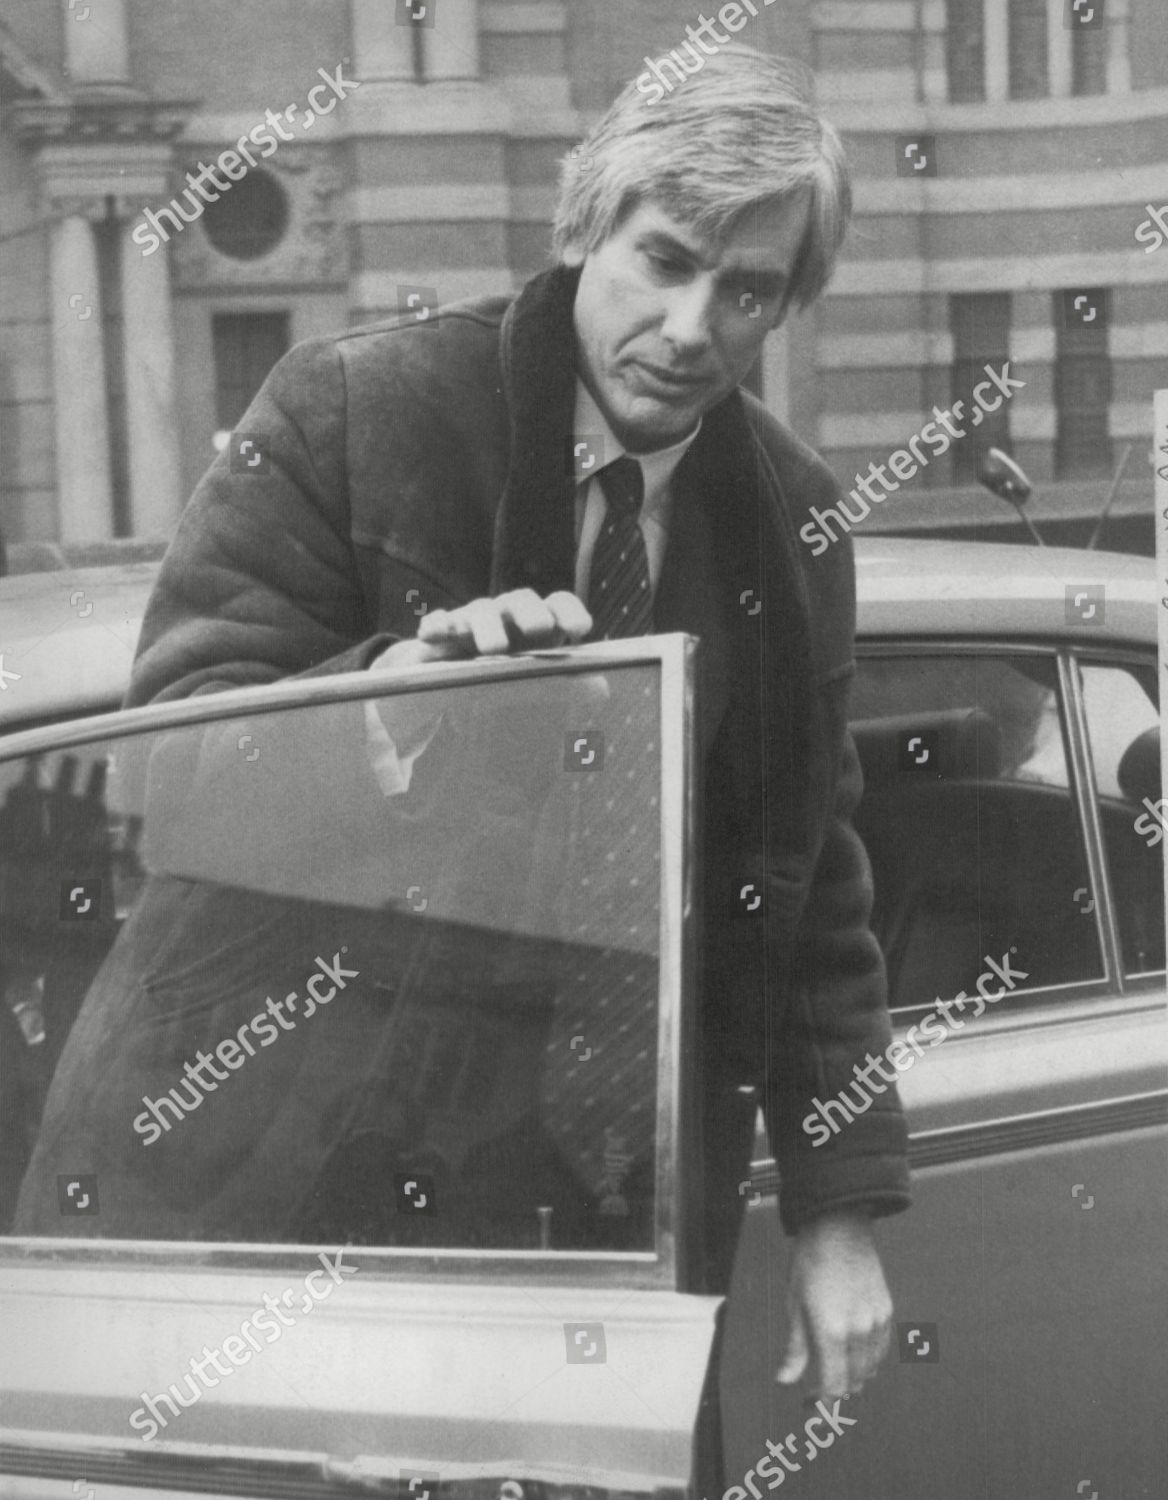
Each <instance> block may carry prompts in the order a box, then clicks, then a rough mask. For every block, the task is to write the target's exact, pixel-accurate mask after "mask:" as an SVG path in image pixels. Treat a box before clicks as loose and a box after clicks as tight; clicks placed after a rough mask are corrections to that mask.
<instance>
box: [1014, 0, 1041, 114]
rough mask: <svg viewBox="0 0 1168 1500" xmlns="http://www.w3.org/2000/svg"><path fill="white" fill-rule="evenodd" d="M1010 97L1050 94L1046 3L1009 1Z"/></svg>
mask: <svg viewBox="0 0 1168 1500" xmlns="http://www.w3.org/2000/svg"><path fill="white" fill-rule="evenodd" d="M1008 15H1009V28H1010V29H1009V38H1010V41H1009V46H1010V98H1011V99H1044V98H1045V97H1046V96H1047V95H1048V94H1049V93H1050V77H1049V73H1048V70H1047V57H1046V0H1010V5H1009V10H1008Z"/></svg>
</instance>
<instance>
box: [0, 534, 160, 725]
mask: <svg viewBox="0 0 1168 1500" xmlns="http://www.w3.org/2000/svg"><path fill="white" fill-rule="evenodd" d="M157 574H158V564H157V562H138V563H121V564H118V565H117V566H114V567H109V566H105V567H97V568H68V569H61V570H55V571H50V572H43V573H16V574H12V575H10V576H9V577H7V578H0V666H2V667H3V672H4V675H3V676H0V684H2V685H3V690H2V691H0V729H2V730H4V731H5V732H7V731H10V730H13V729H16V728H19V727H20V726H21V725H23V724H26V723H28V722H29V721H30V720H38V721H39V720H44V719H49V718H53V717H55V716H57V715H67V716H69V717H73V716H75V715H80V714H85V713H96V712H99V711H101V710H103V709H107V708H110V707H112V706H114V705H115V704H117V703H119V702H120V701H121V698H122V695H123V694H124V693H125V691H126V687H127V685H128V683H129V680H130V666H131V663H132V662H133V659H134V648H135V646H136V644H137V641H138V632H139V630H140V629H141V625H142V615H143V612H144V610H145V608H146V601H147V599H148V598H149V597H150V590H151V589H152V588H153V586H154V580H155V578H156V577H157ZM12 674H15V677H14V676H13V675H12Z"/></svg>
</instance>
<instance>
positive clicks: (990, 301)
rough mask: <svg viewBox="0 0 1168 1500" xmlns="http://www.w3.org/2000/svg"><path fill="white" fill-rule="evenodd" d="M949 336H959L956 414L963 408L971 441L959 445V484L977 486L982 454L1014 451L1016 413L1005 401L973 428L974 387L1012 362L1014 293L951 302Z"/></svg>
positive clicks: (953, 379)
mask: <svg viewBox="0 0 1168 1500" xmlns="http://www.w3.org/2000/svg"><path fill="white" fill-rule="evenodd" d="M949 331H950V333H951V334H952V335H953V367H952V370H951V371H950V383H949V394H950V409H951V410H952V409H953V402H954V401H961V402H962V403H963V405H962V408H961V412H962V414H961V416H960V417H958V418H957V425H958V426H959V427H963V428H964V430H965V437H964V438H962V439H961V440H960V441H959V442H957V443H954V445H953V447H952V449H951V450H950V451H951V452H952V454H953V482H954V483H955V484H967V483H971V482H972V481H973V480H975V479H976V478H977V470H978V463H979V460H980V458H981V455H982V454H984V453H985V452H986V450H987V449H989V448H1002V449H1004V450H1005V451H1006V452H1007V453H1009V452H1010V408H1009V405H1008V403H1007V402H1005V401H1003V402H1002V403H1001V405H1000V406H999V407H998V409H997V411H987V412H986V413H985V414H984V416H983V417H982V420H981V422H980V423H979V424H978V426H977V427H976V428H975V427H972V426H970V413H971V412H972V411H973V410H974V406H975V403H974V400H973V388H974V386H975V385H978V384H979V383H980V382H982V381H984V380H985V379H986V372H985V367H986V365H990V366H991V367H992V368H993V369H995V370H1000V369H1001V367H1002V366H1003V365H1004V364H1005V363H1006V361H1007V360H1008V359H1009V357H1010V294H1009V292H972V293H962V294H961V295H959V296H952V297H950V298H949Z"/></svg>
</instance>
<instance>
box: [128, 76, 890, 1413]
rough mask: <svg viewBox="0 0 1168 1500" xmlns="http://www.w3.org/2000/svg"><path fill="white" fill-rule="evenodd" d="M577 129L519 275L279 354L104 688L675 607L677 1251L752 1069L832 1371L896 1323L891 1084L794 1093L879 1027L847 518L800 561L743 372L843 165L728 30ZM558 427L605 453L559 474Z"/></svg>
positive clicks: (733, 1170) (715, 1243)
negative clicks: (670, 75) (698, 875)
mask: <svg viewBox="0 0 1168 1500" xmlns="http://www.w3.org/2000/svg"><path fill="white" fill-rule="evenodd" d="M573 156H574V160H573V162H572V163H570V164H568V165H567V166H566V170H565V176H564V180H563V184H562V190H561V195H560V203H559V208H558V212H557V218H556V226H555V248H556V258H557V263H556V265H555V267H554V268H553V269H552V270H551V271H549V272H547V273H545V274H543V275H540V276H537V277H535V278H534V279H533V280H532V281H531V282H529V283H528V285H527V286H526V287H525V288H524V289H523V291H522V292H521V293H520V295H519V296H518V297H517V298H515V299H514V300H510V299H505V298H489V299H484V300H480V301H476V302H473V303H468V304H463V305H460V306H456V307H451V308H443V309H441V311H440V313H439V315H438V317H437V318H436V319H426V320H420V319H418V318H416V317H415V316H413V315H412V314H407V315H405V316H403V317H402V318H399V319H394V320H391V321H389V322H387V323H383V324H380V325H377V326H375V327H372V328H365V329H357V330H354V331H352V332H350V333H347V334H345V335H342V336H341V337H339V338H337V339H332V340H320V341H315V342H313V343H310V344H306V345H302V346H300V347H298V348H296V349H294V350H293V351H292V352H291V353H290V354H289V355H288V356H287V357H286V358H285V359H284V360H282V361H281V363H280V364H279V365H278V366H277V368H276V369H275V370H274V371H273V373H272V374H271V376H270V377H269V379H268V381H267V382H266V384H265V386H264V388H263V389H262V390H261V392H260V393H259V395H258V396H257V397H256V400H255V402H254V403H253V405H252V407H251V408H250V410H249V412H248V413H247V415H246V417H245V418H244V419H243V422H242V424H241V430H244V431H247V432H249V433H253V434H257V435H261V436H262V443H263V446H264V450H265V451H264V459H265V464H264V465H263V469H264V472H263V473H251V474H247V473H233V472H232V470H231V465H230V462H229V459H228V456H227V455H224V456H222V457H221V458H220V459H218V460H217V461H216V463H215V464H214V465H213V466H212V468H211V470H210V472H209V473H208V475H207V476H206V477H205V478H204V480H203V481H202V483H201V484H200V486H199V488H198V490H197V491H196V493H195V495H194V497H193V499H192V501H191V503H190V505H189V507H188V508H187V511H186V512H185V514H184V516H183V519H182V522H181V524H180V526H179V529H178V533H177V535H176V537H175V540H174V542H173V544H172V546H171V548H170V551H169V553H168V555H167V558H166V560H165V562H164V564H163V567H162V572H161V575H160V578H159V582H158V585H157V589H156V591H155V594H154V597H153V599H152V601H151V604H150V607H149V610H148V612H147V617H146V621H145V625H144V628H143V632H142V639H141V644H140V647H139V655H138V659H137V663H136V666H135V670H134V676H133V683H132V687H131V691H130V700H129V701H130V702H131V703H134V704H138V703H146V702H149V701H159V700H163V699H173V698H182V697H188V696H191V695H193V694H196V693H202V692H207V691H214V690H217V689H221V688H224V687H229V686H235V685H242V684H249V683H257V682H267V681H273V680H275V679H278V678H281V677H287V676H290V675H294V674H320V673H331V672H337V671H342V670H348V669H353V668H365V667H367V668H370V669H372V670H377V671H390V670H394V669H396V668H398V667H400V666H403V665H409V664H414V663H419V662H428V661H436V660H440V659H443V658H449V657H456V656H466V655H475V654H485V653H493V652H509V651H519V650H525V649H531V648H536V647H546V646H555V645H562V644H565V643H572V642H577V641H582V640H584V639H585V638H587V637H588V636H589V635H590V633H595V634H603V635H613V636H615V635H622V634H639V633H647V632H649V631H657V632H662V631H673V630H685V631H689V632H691V633H692V634H694V635H696V636H698V637H700V639H701V641H702V659H701V673H702V694H701V702H702V719H701V724H700V738H701V747H702V753H703V757H704V760H703V766H702V771H701V775H702V778H703V782H702V784H703V786H704V793H705V797H704V809H703V811H704V820H705V826H706V830H707V832H706V853H705V864H704V892H703V895H704V923H705V926H704V945H703V947H704V951H703V958H704V967H705V980H704V987H703V994H702V1002H701V1018H700V1028H701V1040H702V1046H703V1084H702V1090H703V1098H702V1103H701V1108H702V1136H703V1141H704V1152H705V1168H706V1208H705V1219H706V1229H707V1275H706V1286H707V1288H708V1289H709V1290H711V1291H713V1290H724V1289H725V1284H726V1282H727V1280H728V1277H729V1268H730V1262H731V1258H732V1254H733V1245H734V1238H735V1235H736V1231H737V1226H738V1222H739V1217H740V1213H741V1207H742V1201H743V1200H742V1197H741V1195H740V1194H739V1193H738V1190H737V1184H738V1183H739V1181H740V1180H741V1179H742V1177H743V1176H744V1175H745V1170H744V1169H745V1166H746V1163H747V1161H748V1158H749V1149H750V1144H751V1139H752V1127H753V1119H754V1105H753V1103H752V1101H751V1099H750V1097H749V1096H748V1095H745V1094H744V1093H743V1088H742V1086H743V1085H745V1084H756V1085H757V1086H758V1087H759V1088H760V1089H761V1092H762V1098H763V1102H764V1107H765V1112H766V1117H767V1124H768V1129H769V1131H770V1135H771V1139H772V1143H773V1147H774V1149H775V1151H776V1154H777V1156H778V1159H779V1163H780V1168H781V1171H782V1176H783V1195H782V1213H783V1219H784V1223H785V1226H786V1228H787V1230H788V1231H789V1232H790V1233H791V1234H792V1235H793V1236H794V1254H793V1259H792V1272H791V1284H790V1294H789V1304H788V1311H789V1333H788V1341H787V1346H786V1350H785V1354H784V1358H783V1361H782V1365H781V1368H780V1370H779V1372H778V1378H779V1379H780V1380H782V1381H785V1382H795V1381H798V1380H799V1379H800V1378H802V1377H803V1376H804V1375H806V1376H807V1379H808V1382H809V1384H810V1386H811V1389H812V1390H813V1391H814V1392H815V1393H816V1394H819V1395H822V1396H825V1397H828V1398H831V1397H836V1396H842V1395H844V1394H845V1393H852V1392H857V1391H859V1390H860V1389H861V1387H862V1386H863V1384H864V1382H865V1381H866V1380H868V1379H870V1378H871V1376H872V1375H873V1373H874V1371H875V1369H876V1367H877V1365H878V1364H879V1362H880V1360H881V1359H882V1358H883V1356H884V1354H885V1352H886V1350H887V1346H888V1341H889V1327H890V1317H891V1305H890V1300H889V1296H888V1291H887V1287H886V1285H885V1282H884V1278H883V1274H882V1272H881V1269H880V1264H879V1260H878V1258H877V1254H876V1251H875V1248H874V1244H873V1238H872V1230H871V1222H870V1221H871V1219H872V1217H873V1216H875V1215H878V1214H883V1213H888V1212H892V1211H895V1210H898V1209H900V1208H903V1207H904V1206H906V1204H907V1197H908V1193H907V1173H906V1168H905V1164H904V1126H903V1121H902V1119H901V1116H900V1114H899V1108H898V1105H897V1102H896V1097H895V1090H894V1088H889V1089H888V1090H887V1091H886V1092H885V1093H883V1094H882V1095H881V1096H880V1098H878V1099H876V1100H875V1101H874V1103H873V1105H872V1107H871V1108H870V1109H869V1110H868V1112H867V1113H865V1114H864V1115H863V1116H861V1117H859V1118H857V1119H856V1120H855V1121H854V1123H853V1124H851V1125H850V1126H849V1127H848V1129H847V1130H846V1131H843V1132H841V1134H840V1135H839V1136H838V1137H837V1138H836V1139H835V1140H833V1141H832V1142H831V1143H829V1144H828V1145H826V1146H825V1147H824V1148H823V1149H822V1150H813V1149H812V1146H811V1142H810V1140H809V1138H808V1136H807V1135H806V1133H805V1132H804V1131H803V1130H802V1129H801V1126H800V1121H801V1120H802V1118H803V1116H804V1115H805V1114H806V1113H807V1111H808V1109H809V1107H810V1101H811V1099H812V1098H813V1097H814V1096H816V1095H818V1096H819V1097H821V1098H830V1097H831V1095H832V1094H833V1093H835V1092H837V1091H838V1090H839V1089H840V1088H841V1087H843V1086H845V1085H846V1084H847V1083H848V1082H849V1081H851V1078H852V1072H851V1068H852V1064H853V1063H854V1062H857V1061H859V1060H861V1059H863V1057H864V1054H865V1052H867V1051H869V1050H873V1051H877V1052H878V1051H880V1050H882V1048H883V1047H884V1046H885V1045H886V1044H887V1042H888V1039H889V1026H888V1019H887V1012H886V1004H885V992H884V977H883V968H882V960H881V956H880V953H879V950H878V948H877V945H876V943H875V940H874V938H873V937H872V934H871V932H870V930H869V927H868V917H869V912H870V906H871V881H870V874H869V868H868V864H867V860H866V857H865V855H864V852H863V850H862V848H861V846H860V844H859V841H858V839H857V837H856V835H855V833H854V831H853V829H852V827H851V824H850V816H851V813H852V810H853V808H854V806H855V803H856V801H857V798H858V795H859V788H860V776H859V769H858V763H857V760H856V756H855V751H854V748H853V746H852V744H851V741H850V739H849V737H848V735H847V731H846V697H847V690H848V683H849V680H850V676H851V673H852V671H853V662H852V649H853V647H852V633H853V614H854V582H853V573H852V563H851V556H850V552H849V548H848V543H847V540H846V539H844V540H843V541H841V542H840V543H839V545H837V546H836V547H834V548H832V549H830V550H829V551H828V552H827V553H826V554H825V555H823V556H822V557H820V558H818V559H816V560H812V559H811V558H810V556H809V554H808V553H807V550H806V548H800V547H799V546H798V543H797V541H796V536H797V532H798V527H799V525H800V523H801V522H802V520H803V519H804V516H805V513H806V512H807V511H808V509H809V508H810V507H811V506H812V505H813V504H816V503H818V504H819V505H820V506H823V505H827V504H831V503H832V502H833V501H834V500H835V499H836V486H835V483H834V481H833V480H832V478H831V476H830V474H829V473H828V471H827V470H826V468H825V466H824V465H823V464H822V463H821V461H820V460H819V459H818V458H817V457H816V456H815V455H814V454H813V453H812V452H811V451H810V450H809V449H807V448H806V447H805V446H804V445H802V444H801V443H800V442H798V440H796V439H795V438H794V437H793V436H792V435H791V434H790V433H789V432H788V431H787V430H786V429H785V428H783V427H782V426H781V425H780V424H779V423H778V422H776V421H775V420H774V419H773V418H771V417H770V416H768V415H767V414H766V413H765V412H764V411H763V409H762V408H761V407H760V406H759V404H758V403H757V402H755V401H754V400H753V399H752V398H750V397H748V396H747V395H745V394H744V393H743V392H742V391H741V390H740V389H739V386H740V382H741V381H742V380H743V379H744V377H745V376H746V374H747V373H748V371H749V370H750V368H751V366H752V365H753V364H754V362H755V359H756V357H757V355H758V354H759V351H760V349H761V347H762V344H763V340H764V338H765V336H766V334H767V333H768V332H769V331H770V330H771V329H772V328H775V327H777V326H778V325H779V323H780V322H781V321H782V319H783V317H784V316H785V314H786V312H787V311H788V309H789V307H790V306H791V304H792V303H794V304H796V305H799V306H802V307H805V306H808V305H809V304H810V303H812V302H813V301H814V299H815V298H816V297H817V296H818V294H819V292H820V291H821V290H822V288H823V286H824V284H825V282H826V280H827V278H828V276H829V275H830V272H831V269H832V266H833V263H834V260H835V256H836V254H837V252H838V249H839V245H840V242H841V240H842V237H843V233H844V228H845V225H846V219H847V214H848V209H849V201H850V200H849V189H848V183H847V175H846V168H845V165H844V162H843V157H842V150H841V147H840V144H839V141H838V138H837V137H836V135H835V133H834V131H832V129H831V128H830V127H829V126H827V125H825V124H824V123H823V122H821V121H820V120H819V119H818V118H817V117H816V116H815V114H814V113H813V112H812V111H811V109H810V108H809V106H808V105H807V103H806V102H805V101H804V99H803V98H802V96H801V95H800V93H799V92H798V90H797V88H796V87H795V86H794V84H793V83H792V81H791V75H790V73H789V72H788V70H787V68H786V67H785V66H783V65H782V64H780V63H779V62H777V61H776V60H774V59H770V58H766V57H763V56H762V55H760V54H758V53H755V52H753V51H751V50H749V49H746V48H728V49H726V50H725V51H723V52H722V53H721V54H719V55H718V56H716V57H712V58H710V59H708V60H707V62H706V65H705V67H704V68H703V69H702V71H701V73H700V74H698V75H696V76H695V77H693V78H691V79H689V80H687V82H686V83H685V85H684V86H683V87H679V88H678V89H677V90H676V91H674V92H673V93H672V94H671V95H670V96H669V97H668V99H665V100H662V101H660V102H658V103H653V104H647V103H646V101H645V99H644V97H643V95H642V94H641V93H639V92H638V91H637V90H636V88H635V87H633V86H630V87H629V88H628V89H626V90H625V92H624V93H623V94H622V96H621V97H620V98H619V99H618V100H617V102H616V103H615V104H614V105H613V107H612V109H611V110H610V111H609V112H608V114H607V115H606V116H605V118H604V119H603V120H602V121H601V122H600V123H599V124H598V125H597V127H596V128H595V129H594V130H593V132H592V133H591V135H590V136H589V138H588V139H587V141H586V142H585V143H584V146H583V148H582V149H581V151H580V152H579V153H574V154H573ZM577 156H578V158H579V161H580V163H581V165H580V166H579V167H577V166H576V165H575V157H577ZM582 455H586V457H582ZM574 457H576V458H578V459H580V460H581V463H587V460H588V458H593V459H594V460H595V462H594V463H593V464H592V466H591V467H592V468H593V469H594V470H596V471H599V470H600V469H602V468H603V469H605V470H608V469H609V465H611V464H612V463H613V462H614V460H623V462H622V463H620V464H619V465H618V467H617V469H616V470H612V471H609V473H608V474H607V475H602V476H601V477H600V478H599V479H596V478H588V477H587V474H585V475H584V476H583V477H582V478H581V477H578V475H577V473H576V472H574V469H573V467H572V459H573V458H574ZM630 459H635V460H636V461H635V462H630ZM618 474H619V476H620V477H619V479H618V478H617V475H618ZM622 487H623V488H622ZM618 492H619V493H618ZM419 597H420V598H421V599H422V600H424V601H425V603H426V604H427V606H428V609H427V612H426V613H424V614H423V615H422V616H421V618H420V620H419V617H418V615H417V614H416V612H415V605H416V603H417V601H418V599H419ZM607 601H615V603H614V604H612V605H610V604H609V603H608V602H607ZM390 753H391V754H392V748H391V752H390ZM747 887H750V888H752V890H753V892H755V893H756V894H757V896H758V897H759V898H761V899H760V900H750V901H746V900H744V899H743V893H744V892H745V890H746V888H747Z"/></svg>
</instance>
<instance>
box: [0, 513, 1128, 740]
mask: <svg viewBox="0 0 1168 1500" xmlns="http://www.w3.org/2000/svg"><path fill="white" fill-rule="evenodd" d="M855 547H856V592H857V601H858V618H857V633H858V634H859V635H860V636H861V637H889V636H891V637H897V636H899V637H905V636H908V637H929V636H941V637H944V636H981V637H997V636H1001V637H1007V638H1011V639H1019V638H1029V639H1039V640H1051V639H1066V640H1072V639H1073V640H1082V641H1086V642H1091V643H1095V644H1098V643H1100V642H1108V643H1112V644H1114V643H1117V642H1120V643H1128V644H1131V643H1138V644H1140V645H1143V646H1149V645H1154V644H1155V642H1156V605H1157V587H1156V572H1155V563H1154V561H1153V559H1151V558H1149V557H1140V556H1135V555H1133V554H1129V553H1120V552H1086V551H1084V550H1083V549H1081V548H1071V547H1034V546H1021V545H1009V544H1004V543H998V542H970V541H958V542H952V541H927V540H922V539H920V538H916V537H903V538H898V537H862V536H857V537H856V538H855ZM157 575H158V563H157V562H134V563H121V564H118V565H116V566H113V567H110V566H104V567H95V568H70V569H62V570H56V571H49V572H41V573H19V574H14V575H12V576H10V577H7V578H0V667H2V668H3V672H4V675H3V676H2V677H0V684H2V690H0V730H3V731H5V732H7V731H11V730H14V729H17V728H19V727H21V726H22V725H24V724H27V723H28V722H30V721H32V720H37V721H41V720H46V719H51V718H54V717H56V716H58V715H61V716H68V717H73V716H79V715H82V714H89V713H98V712H101V711H103V710H105V709H108V708H110V707H112V706H114V705H115V704H117V703H119V702H120V701H121V699H122V696H123V695H124V693H125V691H126V688H127V686H128V684H129V680H130V667H131V664H132V662H133V658H134V648H135V646H136V644H137V640H138V632H139V630H140V629H141V625H142V616H143V613H144V611H145V608H146V602H147V600H148V599H149V597H150V591H151V589H152V588H153V586H154V581H155V578H156V577H157ZM1098 585H1102V588H1103V596H1102V602H1103V609H1102V611H1101V613H1102V620H1101V621H1099V623H1096V620H1097V618H1098V614H1099V613H1100V612H1099V611H1097V612H1096V616H1095V617H1093V618H1092V619H1091V620H1089V621H1083V620H1077V619H1075V618H1073V611H1072V617H1071V618H1068V596H1067V589H1068V587H1069V588H1071V590H1072V597H1073V594H1074V592H1076V591H1077V590H1078V589H1079V588H1080V587H1088V586H1098ZM13 673H15V674H18V675H17V677H16V678H15V679H14V678H13V677H12V676H11V674H13Z"/></svg>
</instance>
